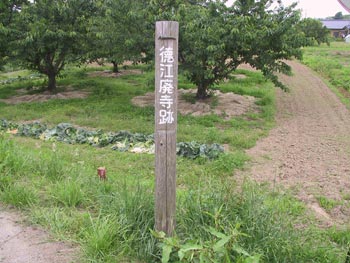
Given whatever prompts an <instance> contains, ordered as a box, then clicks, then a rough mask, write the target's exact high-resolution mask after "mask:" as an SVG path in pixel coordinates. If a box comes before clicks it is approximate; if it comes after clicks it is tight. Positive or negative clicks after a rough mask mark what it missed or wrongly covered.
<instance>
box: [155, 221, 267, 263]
mask: <svg viewBox="0 0 350 263" xmlns="http://www.w3.org/2000/svg"><path fill="white" fill-rule="evenodd" d="M236 227H238V226H236ZM231 230H232V233H230V234H224V233H222V232H220V230H217V229H215V228H213V227H209V228H208V229H206V231H207V232H208V233H210V234H211V239H210V240H208V241H204V242H203V241H202V242H201V243H200V244H195V243H192V242H191V241H189V242H187V243H184V244H183V243H181V242H180V240H179V238H178V237H176V236H175V237H166V236H165V234H164V233H163V232H155V231H151V232H152V235H153V236H154V237H156V238H157V239H158V240H160V241H161V243H160V246H161V248H162V263H168V262H174V261H175V260H179V262H194V263H195V262H200V263H209V262H227V263H230V262H240V263H259V262H260V255H254V256H251V255H249V253H248V252H247V251H245V250H244V249H243V248H242V247H240V246H239V245H238V240H237V238H238V237H239V236H241V235H242V236H244V234H243V233H241V232H239V231H238V229H236V228H233V229H231ZM170 258H172V260H171V261H170ZM176 262H177V261H176Z"/></svg>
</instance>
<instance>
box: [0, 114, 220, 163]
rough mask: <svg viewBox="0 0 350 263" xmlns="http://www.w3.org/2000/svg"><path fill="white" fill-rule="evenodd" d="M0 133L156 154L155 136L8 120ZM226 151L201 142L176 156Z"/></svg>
mask: <svg viewBox="0 0 350 263" xmlns="http://www.w3.org/2000/svg"><path fill="white" fill-rule="evenodd" d="M0 131H2V132H8V133H12V134H14V135H17V136H24V137H32V138H36V139H41V140H44V141H53V142H55V141H59V142H64V143H69V144H89V145H92V146H95V147H105V146H108V145H111V149H112V150H115V151H119V152H133V153H149V154H153V153H154V149H155V145H154V135H153V134H152V135H146V134H142V133H130V132H128V131H119V132H116V133H113V132H107V133H106V132H103V131H101V130H96V131H90V130H87V129H84V128H79V127H75V126H73V125H72V124H70V123H60V124H58V125H57V126H55V127H53V128H48V127H47V126H46V125H45V124H42V123H40V122H32V123H23V124H17V123H13V122H9V121H7V120H0ZM223 151H224V149H223V147H222V146H221V145H219V144H216V143H214V144H212V145H207V144H200V143H198V142H194V141H193V142H179V143H177V145H176V153H177V155H179V156H183V157H186V158H190V159H196V158H198V157H203V158H208V159H215V158H217V157H218V156H219V155H220V154H221V153H223Z"/></svg>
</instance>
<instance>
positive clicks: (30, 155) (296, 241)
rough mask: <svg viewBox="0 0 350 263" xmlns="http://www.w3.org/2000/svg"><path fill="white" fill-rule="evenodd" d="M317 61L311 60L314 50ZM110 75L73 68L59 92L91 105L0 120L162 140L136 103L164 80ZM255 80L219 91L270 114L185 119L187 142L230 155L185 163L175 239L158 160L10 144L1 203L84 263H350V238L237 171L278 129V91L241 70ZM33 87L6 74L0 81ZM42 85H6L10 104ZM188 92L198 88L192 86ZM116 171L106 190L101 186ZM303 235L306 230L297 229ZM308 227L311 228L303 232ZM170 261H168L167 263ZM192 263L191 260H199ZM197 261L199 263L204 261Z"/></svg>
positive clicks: (0, 91)
mask: <svg viewBox="0 0 350 263" xmlns="http://www.w3.org/2000/svg"><path fill="white" fill-rule="evenodd" d="M310 52H311V51H310ZM103 69H105V68H80V69H78V68H74V67H72V68H70V69H68V70H67V71H66V72H65V73H64V75H65V78H62V79H59V80H58V85H59V86H60V87H64V86H69V87H71V88H72V89H78V90H79V89H83V90H88V91H90V92H91V95H90V96H89V97H88V98H87V99H84V100H80V99H72V100H52V101H48V102H42V103H24V104H19V105H7V104H5V103H1V102H0V118H1V119H7V120H11V121H16V122H24V121H32V120H40V121H41V122H44V123H46V124H48V125H56V124H58V123H61V122H69V123H72V124H74V125H78V126H83V127H88V128H91V129H103V130H104V131H119V130H128V131H131V132H141V133H146V134H151V133H153V132H154V131H153V126H154V109H153V108H152V107H148V108H139V107H136V106H134V105H132V104H131V102H130V100H131V99H132V98H133V97H134V96H137V95H141V94H145V93H146V92H149V91H152V90H153V88H154V87H153V81H154V80H153V72H152V71H150V70H148V69H147V68H146V67H144V66H141V67H140V66H138V67H137V69H139V70H142V72H143V74H135V75H124V76H121V77H119V78H105V77H89V76H88V72H90V71H95V70H103ZM239 73H240V74H244V75H246V78H244V79H232V80H231V81H229V82H228V83H225V84H223V85H221V86H219V87H217V88H218V89H220V90H221V91H223V92H230V91H233V92H236V93H239V94H243V95H251V96H254V97H256V98H258V101H257V104H258V105H259V106H260V112H259V113H248V114H246V115H244V116H240V117H236V118H232V119H230V120H224V119H222V118H221V117H219V116H216V115H208V116H203V117H193V116H179V120H178V122H179V123H178V141H193V140H195V141H198V142H200V143H219V144H227V145H228V146H229V149H230V150H229V151H227V152H226V153H225V154H223V155H221V156H220V157H219V158H218V159H216V160H207V159H205V158H199V159H196V160H191V159H186V158H181V157H178V158H177V171H178V172H177V176H178V180H177V186H178V188H177V229H176V235H175V237H174V238H169V239H166V238H163V237H162V236H159V235H157V234H154V233H153V234H152V231H151V230H152V229H153V225H154V219H153V210H154V205H153V204H154V200H153V188H154V171H153V170H154V156H153V155H148V154H133V153H120V152H116V151H111V150H110V149H109V148H108V147H104V148H94V147H91V146H88V145H70V144H64V143H60V142H47V141H41V140H35V139H30V138H23V137H16V136H12V135H9V134H6V133H2V134H0V173H1V176H0V201H1V202H2V203H5V204H9V205H13V206H15V207H17V208H19V209H21V210H22V211H24V212H25V213H26V214H28V215H29V218H30V221H31V223H34V224H39V225H42V226H44V227H45V228H47V229H49V230H50V231H51V232H52V233H54V234H55V236H56V237H57V238H59V239H62V240H70V241H72V242H74V243H77V244H79V245H80V246H81V248H82V255H81V257H82V260H83V261H85V262H160V261H161V258H162V257H163V262H166V254H167V251H168V252H169V249H172V252H173V253H171V255H170V258H169V262H180V261H179V257H180V254H179V253H178V252H179V251H182V252H181V253H183V254H184V255H182V256H183V261H181V262H200V261H199V260H200V258H202V260H204V258H206V259H207V261H201V262H344V261H345V255H346V252H347V246H348V243H349V241H350V237H349V235H348V233H346V232H341V231H339V230H337V229H331V230H322V229H318V228H317V227H315V226H314V225H313V224H312V218H310V217H308V216H306V213H305V210H306V209H305V206H304V205H303V204H302V203H300V202H299V201H297V200H295V199H294V198H293V197H291V196H290V195H289V194H288V193H285V192H271V191H270V190H268V187H261V186H260V187H258V186H256V185H254V184H253V183H251V182H245V183H243V184H241V183H240V184H239V185H238V183H237V182H236V180H235V176H234V174H235V170H237V169H242V168H243V167H244V166H245V165H247V161H249V157H248V156H247V155H246V154H245V152H244V150H245V149H247V148H250V147H252V146H254V145H255V143H256V141H257V140H258V139H259V138H261V137H263V136H266V135H267V133H268V131H269V129H271V128H272V127H273V125H274V111H275V105H274V88H273V85H272V84H271V83H270V82H267V81H265V80H264V79H263V77H262V75H261V74H260V73H259V72H249V71H245V70H240V71H239ZM18 75H20V76H23V77H24V76H30V75H31V73H30V72H28V71H20V72H16V73H6V74H1V75H0V80H4V79H10V78H13V77H16V76H18ZM41 83H42V79H27V78H24V79H18V80H14V81H12V82H11V83H8V84H0V98H7V97H10V96H12V95H14V94H16V90H17V89H23V88H27V89H31V88H32V87H36V86H40V85H41ZM179 87H180V88H191V87H193V86H192V85H191V84H190V83H188V82H187V81H186V80H185V78H184V77H183V76H182V75H181V76H180V81H179ZM99 166H105V167H106V168H107V176H108V180H107V181H100V180H99V179H98V178H97V175H96V169H97V167H99ZM296 226H299V227H296ZM300 226H302V227H300ZM162 253H163V256H162ZM191 258H192V259H191ZM196 260H197V261H196Z"/></svg>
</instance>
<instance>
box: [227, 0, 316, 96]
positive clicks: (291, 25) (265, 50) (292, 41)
mask: <svg viewBox="0 0 350 263" xmlns="http://www.w3.org/2000/svg"><path fill="white" fill-rule="evenodd" d="M274 2H275V1H271V0H261V1H254V0H237V1H236V2H235V4H234V5H233V6H232V8H231V10H232V15H233V23H234V24H235V26H236V30H237V32H238V34H239V35H240V36H241V37H240V39H241V43H242V45H241V46H240V48H239V54H238V56H239V57H241V58H242V60H241V62H242V63H248V64H250V65H251V66H253V67H254V68H256V69H259V70H261V71H262V73H263V74H264V76H265V77H266V78H268V79H270V80H272V81H273V82H274V84H275V85H276V86H278V87H280V88H283V89H285V88H286V87H285V86H284V85H283V84H282V83H281V82H280V81H279V80H278V78H277V76H276V72H281V73H284V74H290V73H291V68H290V66H288V65H287V64H286V63H285V61H286V60H289V59H291V58H301V56H302V51H301V47H303V46H307V45H309V44H310V41H309V39H308V38H307V37H305V35H304V34H303V33H302V32H300V30H298V29H297V25H298V23H299V21H300V11H299V10H295V7H296V4H292V5H291V6H284V5H283V4H282V3H281V1H277V6H276V7H275V8H272V6H271V5H272V4H273V3H274ZM236 17H237V18H238V19H236Z"/></svg>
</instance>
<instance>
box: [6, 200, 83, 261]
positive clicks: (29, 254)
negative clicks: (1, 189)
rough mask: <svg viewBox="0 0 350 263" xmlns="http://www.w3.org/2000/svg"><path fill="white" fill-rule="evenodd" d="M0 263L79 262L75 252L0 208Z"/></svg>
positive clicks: (19, 217)
mask: <svg viewBox="0 0 350 263" xmlns="http://www.w3.org/2000/svg"><path fill="white" fill-rule="evenodd" d="M0 226H1V227H0V263H34V262H35V263H48V262H50V263H69V262H75V263H78V262H79V260H78V257H77V252H78V251H77V249H76V248H74V247H73V246H71V245H69V244H67V243H63V242H57V241H53V239H51V238H50V236H49V235H48V234H47V233H46V232H45V231H44V230H41V229H39V228H35V227H33V226H26V225H25V224H24V223H23V217H22V216H21V215H20V214H19V213H17V212H9V211H5V210H4V209H3V208H2V207H1V206H0Z"/></svg>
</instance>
